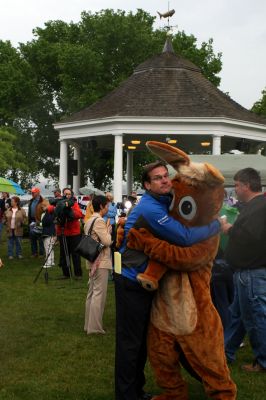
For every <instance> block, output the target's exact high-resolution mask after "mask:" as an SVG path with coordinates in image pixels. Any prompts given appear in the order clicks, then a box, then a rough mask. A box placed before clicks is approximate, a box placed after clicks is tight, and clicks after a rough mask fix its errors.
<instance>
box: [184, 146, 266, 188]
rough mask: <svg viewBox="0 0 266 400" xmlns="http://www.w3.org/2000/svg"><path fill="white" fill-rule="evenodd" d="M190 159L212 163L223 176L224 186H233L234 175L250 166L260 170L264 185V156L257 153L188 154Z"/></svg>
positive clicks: (265, 173)
mask: <svg viewBox="0 0 266 400" xmlns="http://www.w3.org/2000/svg"><path fill="white" fill-rule="evenodd" d="M189 157H190V159H191V161H193V162H200V163H204V162H207V163H209V164H212V165H214V166H215V167H216V168H218V169H219V170H220V171H221V173H222V174H223V176H224V178H225V186H234V179H233V177H234V175H235V173H236V172H237V171H239V170H240V169H243V168H247V167H252V168H254V169H256V170H257V171H259V172H260V175H261V181H262V185H263V186H266V157H265V156H262V155H259V154H222V155H190V156H189Z"/></svg>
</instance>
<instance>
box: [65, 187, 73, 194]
mask: <svg viewBox="0 0 266 400" xmlns="http://www.w3.org/2000/svg"><path fill="white" fill-rule="evenodd" d="M65 190H69V191H70V192H71V196H74V192H73V190H72V189H71V188H69V187H65V188H64V189H63V190H62V193H63V195H64V194H65Z"/></svg>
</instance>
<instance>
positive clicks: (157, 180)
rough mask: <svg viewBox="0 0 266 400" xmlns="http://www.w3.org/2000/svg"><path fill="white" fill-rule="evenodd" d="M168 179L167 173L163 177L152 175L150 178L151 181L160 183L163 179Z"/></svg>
mask: <svg viewBox="0 0 266 400" xmlns="http://www.w3.org/2000/svg"><path fill="white" fill-rule="evenodd" d="M168 178H169V173H168V172H167V173H166V174H164V175H154V176H153V177H152V178H151V181H155V182H159V181H162V180H163V179H168Z"/></svg>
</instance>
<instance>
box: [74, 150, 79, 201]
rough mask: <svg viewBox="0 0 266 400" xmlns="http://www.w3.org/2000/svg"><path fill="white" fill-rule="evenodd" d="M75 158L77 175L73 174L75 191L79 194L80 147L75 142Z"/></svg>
mask: <svg viewBox="0 0 266 400" xmlns="http://www.w3.org/2000/svg"><path fill="white" fill-rule="evenodd" d="M74 160H77V164H78V168H77V175H73V192H74V193H75V194H78V192H79V188H80V147H79V145H78V144H74Z"/></svg>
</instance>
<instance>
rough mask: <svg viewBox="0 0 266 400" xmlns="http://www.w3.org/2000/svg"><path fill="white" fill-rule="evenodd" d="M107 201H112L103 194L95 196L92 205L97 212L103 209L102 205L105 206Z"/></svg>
mask: <svg viewBox="0 0 266 400" xmlns="http://www.w3.org/2000/svg"><path fill="white" fill-rule="evenodd" d="M107 203H110V201H109V200H108V199H107V197H105V196H102V195H99V196H94V197H93V199H92V207H93V209H94V211H96V212H99V211H101V206H102V207H104V206H105V205H106V204H107Z"/></svg>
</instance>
